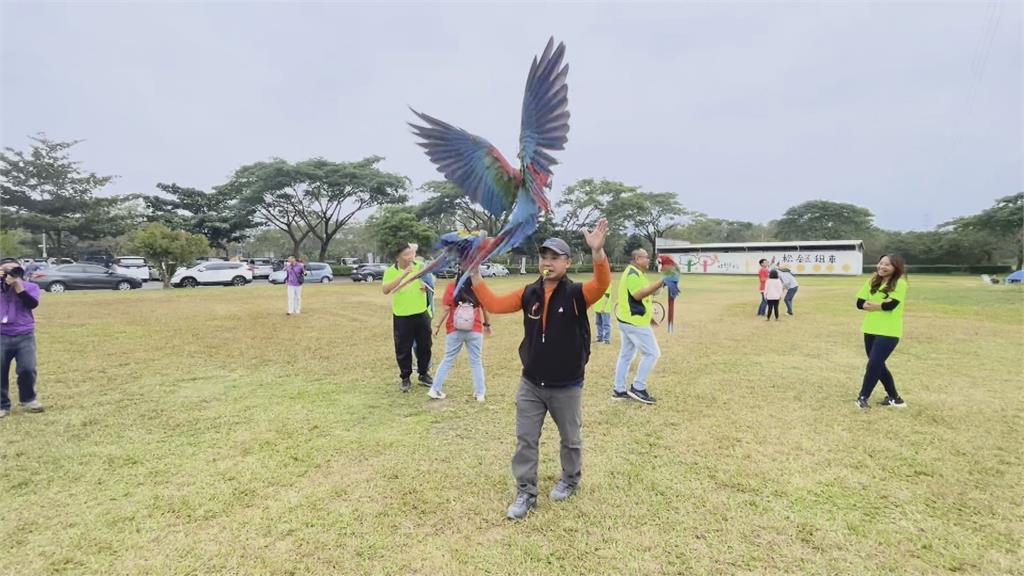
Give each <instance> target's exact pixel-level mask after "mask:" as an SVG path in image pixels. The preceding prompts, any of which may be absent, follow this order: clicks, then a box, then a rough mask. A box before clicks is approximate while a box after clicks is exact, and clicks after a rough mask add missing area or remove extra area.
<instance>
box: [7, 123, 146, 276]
mask: <svg viewBox="0 0 1024 576" xmlns="http://www.w3.org/2000/svg"><path fill="white" fill-rule="evenodd" d="M29 139H30V140H31V141H32V142H33V143H32V144H31V145H30V150H29V152H28V153H27V154H26V153H25V152H23V151H21V150H15V149H13V148H4V150H5V151H4V152H0V205H2V206H3V208H2V212H0V215H2V216H3V219H4V221H5V225H14V226H19V227H21V228H24V229H26V230H28V231H29V232H31V233H33V234H46V238H47V240H46V244H47V247H48V248H50V249H51V250H52V253H53V254H54V255H55V256H64V255H65V254H66V253H67V251H68V248H69V246H70V244H71V241H72V240H73V239H74V238H99V237H102V236H104V235H109V234H111V233H114V232H117V230H118V229H119V228H120V229H121V231H123V229H124V226H125V223H124V222H123V221H119V220H116V219H113V218H110V216H109V212H110V211H111V210H115V209H117V208H118V207H119V206H120V205H121V204H122V203H124V202H126V199H125V198H120V197H111V198H95V197H94V193H95V192H96V191H98V190H100V189H102V188H103V187H104V186H106V185H107V184H108V183H109V182H110V181H111V180H112V179H113V178H114V176H98V175H96V174H95V173H93V172H85V171H83V170H82V169H81V167H80V164H81V163H80V162H76V161H74V160H72V159H71V156H70V154H69V153H68V150H69V149H70V148H71V147H73V146H75V145H76V144H78V143H79V142H81V140H75V141H71V142H58V141H55V140H50V139H49V138H47V137H46V135H45V134H39V135H37V136H30V137H29Z"/></svg>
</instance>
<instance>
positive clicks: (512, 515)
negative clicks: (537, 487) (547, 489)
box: [505, 492, 537, 520]
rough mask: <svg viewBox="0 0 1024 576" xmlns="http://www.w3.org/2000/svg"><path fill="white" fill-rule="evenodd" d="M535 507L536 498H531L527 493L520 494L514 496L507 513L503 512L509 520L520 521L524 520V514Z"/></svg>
mask: <svg viewBox="0 0 1024 576" xmlns="http://www.w3.org/2000/svg"><path fill="white" fill-rule="evenodd" d="M536 505H537V497H536V496H532V495H530V494H529V493H527V492H520V493H519V494H516V500H515V502H513V503H512V505H511V506H509V507H508V512H505V517H506V518H508V519H509V520H522V519H523V518H526V513H527V512H529V511H530V508H533V507H534V506H536Z"/></svg>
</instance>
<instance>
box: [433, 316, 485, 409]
mask: <svg viewBox="0 0 1024 576" xmlns="http://www.w3.org/2000/svg"><path fill="white" fill-rule="evenodd" d="M463 344H465V345H466V350H467V352H468V353H469V371H470V372H471V373H472V374H473V395H474V396H482V395H483V393H484V364H483V362H482V361H481V360H480V352H481V351H482V350H483V346H484V335H483V334H481V333H479V332H470V331H468V330H455V331H454V332H452V333H451V334H448V337H447V338H445V340H444V345H445V348H444V360H441V365H440V366H438V367H437V372H436V373H435V374H434V385H433V386H431V388H432V389H433V390H434V392H440V391H441V390H442V389H444V379H445V378H446V377H447V376H448V371H449V370H451V368H452V365H453V364H455V358H456V357H458V355H459V350H462V345H463Z"/></svg>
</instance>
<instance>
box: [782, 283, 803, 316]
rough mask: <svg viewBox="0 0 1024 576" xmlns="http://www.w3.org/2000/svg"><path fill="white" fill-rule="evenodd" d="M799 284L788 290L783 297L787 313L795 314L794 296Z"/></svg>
mask: <svg viewBox="0 0 1024 576" xmlns="http://www.w3.org/2000/svg"><path fill="white" fill-rule="evenodd" d="M799 288H800V287H799V286H793V287H792V288H790V289H789V290H786V295H785V296H784V297H783V298H782V301H783V302H785V303H786V314H789V315H790V316H792V315H793V296H796V291H797V290H798V289H799Z"/></svg>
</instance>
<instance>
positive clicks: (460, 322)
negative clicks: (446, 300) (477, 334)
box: [452, 302, 476, 332]
mask: <svg viewBox="0 0 1024 576" xmlns="http://www.w3.org/2000/svg"><path fill="white" fill-rule="evenodd" d="M475 320H476V308H474V307H473V305H472V304H470V303H469V302H462V303H460V304H459V305H458V306H457V307H456V308H455V312H454V313H452V326H454V327H455V329H456V330H461V331H463V332H469V331H472V330H473V322H474V321H475Z"/></svg>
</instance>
